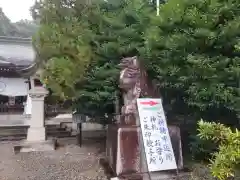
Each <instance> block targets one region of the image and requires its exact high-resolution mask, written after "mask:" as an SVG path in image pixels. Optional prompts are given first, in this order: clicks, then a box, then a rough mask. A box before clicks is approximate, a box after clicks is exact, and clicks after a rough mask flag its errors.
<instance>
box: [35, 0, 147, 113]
mask: <svg viewBox="0 0 240 180" xmlns="http://www.w3.org/2000/svg"><path fill="white" fill-rule="evenodd" d="M67 2H68V3H69V4H66V1H59V0H51V1H50V0H44V1H42V2H41V3H38V4H36V5H35V6H34V7H35V8H33V14H34V16H35V17H36V18H40V24H41V27H40V30H39V32H38V35H37V36H36V37H35V45H36V47H37V48H36V49H37V51H38V53H39V59H40V61H41V62H43V64H44V74H43V79H44V80H45V83H46V84H48V86H49V87H50V88H51V89H52V90H53V91H54V92H55V94H57V95H59V96H61V97H64V98H66V99H72V100H73V101H74V102H75V103H74V107H75V108H77V110H78V111H79V112H80V113H83V114H86V115H89V116H91V117H92V116H94V117H105V115H106V114H107V115H108V116H109V115H113V113H114V103H115V92H116V90H117V89H118V78H119V69H118V64H119V62H120V60H121V58H123V57H125V56H134V55H136V54H138V48H140V47H143V46H144V39H143V37H142V33H143V29H145V28H146V23H147V22H148V19H147V14H148V12H149V11H151V8H149V7H148V6H147V4H146V3H145V2H144V1H139V0H133V1H127V0H124V1H107V2H105V1H96V2H95V1H92V2H91V3H89V2H88V1H86V2H85V1H81V2H80V1H67ZM143 10H144V11H143ZM109 117H110V116H109Z"/></svg>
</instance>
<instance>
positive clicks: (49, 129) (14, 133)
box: [0, 125, 72, 141]
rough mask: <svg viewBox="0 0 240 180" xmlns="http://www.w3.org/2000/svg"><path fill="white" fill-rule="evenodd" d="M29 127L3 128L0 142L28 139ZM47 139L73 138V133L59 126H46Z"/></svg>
mask: <svg viewBox="0 0 240 180" xmlns="http://www.w3.org/2000/svg"><path fill="white" fill-rule="evenodd" d="M27 130H28V126H4V127H3V126H1V127H0V141H8V140H9V141H11V140H12V141H18V140H22V139H26V138H27ZM46 133H47V137H51V138H52V137H53V138H64V137H71V136H72V132H71V130H69V129H67V128H63V127H62V128H61V127H60V126H59V125H47V126H46Z"/></svg>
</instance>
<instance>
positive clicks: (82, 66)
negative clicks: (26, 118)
mask: <svg viewBox="0 0 240 180" xmlns="http://www.w3.org/2000/svg"><path fill="white" fill-rule="evenodd" d="M234 3H236V4H234ZM237 8H239V4H238V2H235V1H232V2H231V3H230V2H228V1H220V0H213V1H208V0H204V1H202V0H195V1H188V0H185V1H182V0H169V1H167V3H166V4H163V5H162V6H161V8H160V16H159V17H157V16H156V12H155V10H154V8H152V6H151V4H149V3H148V2H144V1H142V0H134V1H128V0H124V1H113V0H112V1H107V2H102V1H96V2H95V1H93V2H92V3H86V2H85V1H81V3H80V2H75V1H69V2H68V1H58V0H55V1H54V0H51V1H50V0H45V1H42V3H41V4H37V5H35V9H34V12H35V15H38V16H39V15H40V16H39V17H40V23H41V28H40V31H39V34H38V35H39V36H38V41H36V45H37V47H38V48H37V49H38V51H39V54H40V55H41V56H42V57H41V58H40V59H44V61H45V62H47V63H46V64H47V65H46V67H47V68H46V73H45V74H46V75H45V77H47V79H48V81H49V83H48V84H49V85H50V86H51V88H52V89H53V90H54V92H56V93H57V94H59V95H61V96H64V97H65V98H71V99H74V100H79V101H78V102H79V103H78V105H80V106H81V108H79V109H82V111H84V113H86V112H87V111H88V113H90V114H91V113H92V114H96V113H98V112H97V110H96V109H99V108H100V107H102V109H101V111H100V114H101V115H103V112H105V113H107V114H110V113H112V112H113V104H114V103H113V102H112V101H113V100H114V92H115V90H116V89H117V76H118V70H117V64H118V63H119V61H120V59H121V58H122V57H124V56H133V55H138V56H139V57H140V58H141V60H142V61H143V63H145V65H146V67H147V69H148V72H149V74H150V76H151V77H152V78H153V79H156V80H157V82H158V83H157V84H156V85H157V86H159V87H160V90H161V94H162V96H163V98H164V103H165V109H166V110H167V111H169V113H168V114H169V115H170V114H172V115H175V116H174V118H176V115H183V116H184V117H186V115H188V116H189V117H190V120H191V122H185V123H193V125H194V124H195V123H196V122H193V121H192V119H193V118H199V117H204V118H206V119H213V120H217V119H218V120H221V122H224V123H228V124H230V125H234V124H237V123H238V121H237V120H238V115H239V104H240V101H239V71H240V70H239V69H240V60H239V42H238V38H239V35H240V32H239V31H238V29H239V25H240V24H239V21H238V19H239V18H240V16H239V15H240V14H239V11H238V10H237ZM82 106H84V107H85V108H84V107H82ZM179 107H181V108H179ZM84 109H85V110H84ZM178 117H179V116H178ZM228 117H230V118H231V121H228ZM183 119H186V118H183ZM226 120H227V121H226Z"/></svg>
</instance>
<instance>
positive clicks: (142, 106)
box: [137, 98, 177, 172]
mask: <svg viewBox="0 0 240 180" xmlns="http://www.w3.org/2000/svg"><path fill="white" fill-rule="evenodd" d="M137 105H138V112H139V117H140V127H141V132H142V138H143V145H144V149H145V155H146V161H147V166H148V171H149V172H154V171H164V170H173V169H177V165H176V160H175V157H174V153H173V148H172V143H171V139H170V136H169V132H168V128H167V122H166V117H165V114H164V110H163V106H162V100H161V99H150V98H140V99H137Z"/></svg>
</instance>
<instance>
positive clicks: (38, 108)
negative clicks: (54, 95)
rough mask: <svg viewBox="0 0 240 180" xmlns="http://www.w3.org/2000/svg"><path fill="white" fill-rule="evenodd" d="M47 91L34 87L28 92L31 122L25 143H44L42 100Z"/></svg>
mask: <svg viewBox="0 0 240 180" xmlns="http://www.w3.org/2000/svg"><path fill="white" fill-rule="evenodd" d="M47 94H48V91H47V90H46V89H45V88H44V87H35V88H33V89H31V90H30V91H29V96H30V97H31V100H32V108H31V111H32V113H31V120H30V127H29V129H28V134H27V141H31V142H32V141H45V140H46V132H45V125H44V98H45V96H46V95H47Z"/></svg>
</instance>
